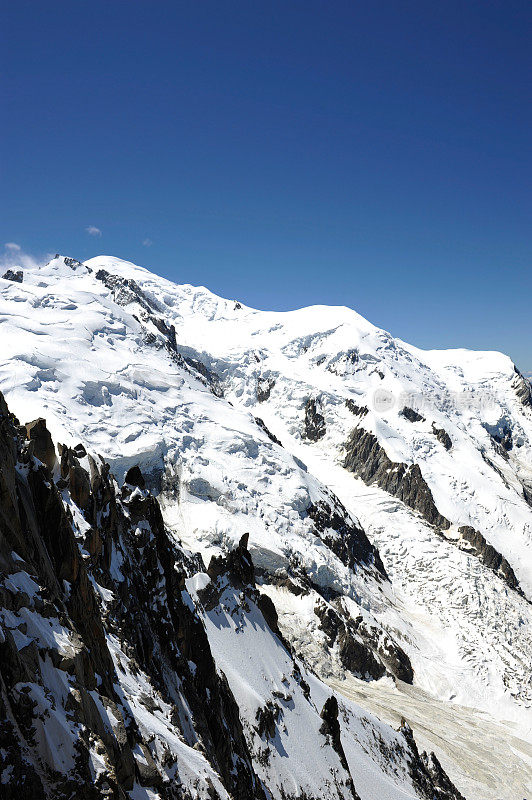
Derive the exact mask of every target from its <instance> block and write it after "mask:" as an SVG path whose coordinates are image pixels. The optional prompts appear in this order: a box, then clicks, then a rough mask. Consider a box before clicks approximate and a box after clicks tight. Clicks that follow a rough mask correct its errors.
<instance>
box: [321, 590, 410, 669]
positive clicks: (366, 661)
mask: <svg viewBox="0 0 532 800" xmlns="http://www.w3.org/2000/svg"><path fill="white" fill-rule="evenodd" d="M314 613H315V614H316V616H317V617H318V618H319V620H320V627H321V629H322V630H323V631H324V633H325V634H326V636H327V645H328V648H329V650H330V651H331V652H332V653H333V654H334V653H335V652H336V653H337V654H338V659H339V661H340V664H341V665H342V667H343V668H344V669H345V670H347V671H348V672H352V673H353V675H356V676H357V677H358V678H362V679H363V680H379V678H382V677H383V676H384V675H390V676H392V677H394V678H398V679H399V680H401V681H403V682H404V683H409V684H412V683H413V680H414V670H413V669H412V664H411V663H410V659H409V658H408V656H407V654H406V653H405V652H404V651H403V650H402V649H401V648H400V647H399V646H398V645H397V644H396V643H395V642H394V641H392V639H391V638H390V637H389V636H388V635H386V634H385V633H383V632H378V631H377V630H375V629H371V628H370V627H369V626H367V625H366V624H365V623H364V622H363V620H362V617H358V618H357V619H355V620H353V619H352V618H351V617H350V616H349V615H348V614H346V613H345V612H343V609H342V608H341V606H336V605H335V604H334V603H333V604H331V603H327V602H324V601H320V602H319V603H317V605H316V606H315V608H314Z"/></svg>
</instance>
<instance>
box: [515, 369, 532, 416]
mask: <svg viewBox="0 0 532 800" xmlns="http://www.w3.org/2000/svg"><path fill="white" fill-rule="evenodd" d="M514 370H515V377H514V380H513V382H512V388H513V390H514V392H515V394H516V395H517V399H518V400H519V401H520V402H521V403H522V404H523V405H524V406H526V407H527V408H531V407H532V384H531V383H530V381H529V380H528V379H527V378H525V377H524V375H521V373H520V372H519V370H518V369H517V367H514Z"/></svg>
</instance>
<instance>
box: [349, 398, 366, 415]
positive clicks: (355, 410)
mask: <svg viewBox="0 0 532 800" xmlns="http://www.w3.org/2000/svg"><path fill="white" fill-rule="evenodd" d="M345 407H346V408H348V409H349V411H350V412H351V414H354V415H355V417H365V416H366V414H367V413H368V407H367V406H357V405H356V403H354V402H353V400H351V399H350V398H349V397H348V398H347V400H346V401H345Z"/></svg>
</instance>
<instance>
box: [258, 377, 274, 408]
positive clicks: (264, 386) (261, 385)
mask: <svg viewBox="0 0 532 800" xmlns="http://www.w3.org/2000/svg"><path fill="white" fill-rule="evenodd" d="M274 386H275V380H274V379H273V378H259V379H258V380H257V389H256V395H257V402H259V403H265V402H266V400H269V398H270V394H271V391H272V389H273V387H274Z"/></svg>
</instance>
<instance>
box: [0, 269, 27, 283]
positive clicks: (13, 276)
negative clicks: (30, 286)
mask: <svg viewBox="0 0 532 800" xmlns="http://www.w3.org/2000/svg"><path fill="white" fill-rule="evenodd" d="M2 278H3V279H4V280H5V281H13V283H22V281H23V280H24V273H23V272H22V270H21V269H17V270H13V269H8V270H7V272H4V274H3V275H2Z"/></svg>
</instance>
